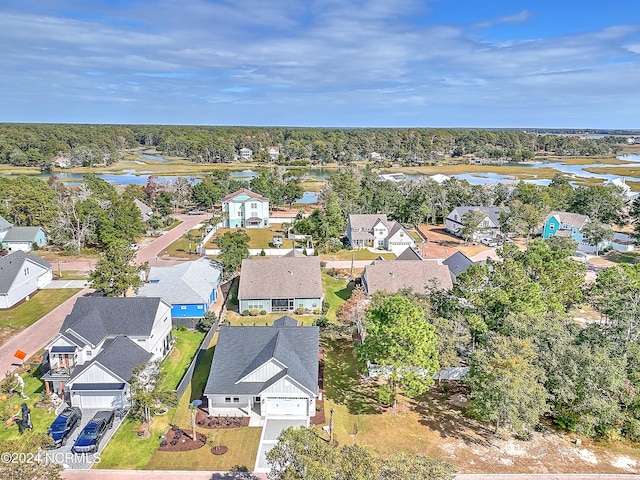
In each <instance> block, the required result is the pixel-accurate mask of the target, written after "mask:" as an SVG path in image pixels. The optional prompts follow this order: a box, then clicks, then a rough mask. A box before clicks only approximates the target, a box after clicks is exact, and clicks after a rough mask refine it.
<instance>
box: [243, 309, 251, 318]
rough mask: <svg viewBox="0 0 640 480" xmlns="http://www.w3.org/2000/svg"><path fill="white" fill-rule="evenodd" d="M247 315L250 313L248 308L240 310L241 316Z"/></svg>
mask: <svg viewBox="0 0 640 480" xmlns="http://www.w3.org/2000/svg"><path fill="white" fill-rule="evenodd" d="M249 315H251V312H250V311H249V310H243V311H242V316H243V317H248V316H249Z"/></svg>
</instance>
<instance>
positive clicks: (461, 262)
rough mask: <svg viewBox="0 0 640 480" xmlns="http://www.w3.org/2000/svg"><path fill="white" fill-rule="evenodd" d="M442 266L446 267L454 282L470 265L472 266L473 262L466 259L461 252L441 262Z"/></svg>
mask: <svg viewBox="0 0 640 480" xmlns="http://www.w3.org/2000/svg"><path fill="white" fill-rule="evenodd" d="M442 264H443V265H446V266H447V267H448V268H449V271H450V272H451V276H452V277H453V280H454V281H455V279H456V278H458V277H459V276H460V275H462V274H463V273H464V272H466V271H467V270H468V269H469V267H470V266H471V265H473V260H471V259H470V258H469V257H467V256H466V255H465V254H464V253H462V252H461V251H457V252H456V253H454V254H453V255H450V256H449V257H447V258H446V259H444V260H443V261H442Z"/></svg>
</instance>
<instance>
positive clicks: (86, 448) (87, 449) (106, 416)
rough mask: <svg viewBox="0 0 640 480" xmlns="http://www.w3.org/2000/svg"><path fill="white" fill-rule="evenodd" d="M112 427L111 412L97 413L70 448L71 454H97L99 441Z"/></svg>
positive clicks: (102, 411)
mask: <svg viewBox="0 0 640 480" xmlns="http://www.w3.org/2000/svg"><path fill="white" fill-rule="evenodd" d="M112 425H113V411H112V410H101V411H99V412H97V413H96V414H95V415H94V416H93V418H92V419H91V420H89V423H87V424H86V425H85V427H84V428H83V429H82V432H81V433H80V435H79V436H78V438H77V440H76V443H74V444H73V447H72V448H71V452H72V453H91V452H97V451H98V448H99V447H100V441H101V440H102V437H104V434H105V433H107V430H109V429H110V428H111V426H112Z"/></svg>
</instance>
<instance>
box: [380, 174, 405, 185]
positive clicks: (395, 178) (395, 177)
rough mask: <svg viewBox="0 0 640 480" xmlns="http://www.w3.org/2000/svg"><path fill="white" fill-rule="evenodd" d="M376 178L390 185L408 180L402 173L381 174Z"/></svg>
mask: <svg viewBox="0 0 640 480" xmlns="http://www.w3.org/2000/svg"><path fill="white" fill-rule="evenodd" d="M378 178H379V179H380V180H383V181H385V182H392V183H402V182H406V181H407V180H409V177H407V176H406V175H405V174H404V173H381V174H380V175H378Z"/></svg>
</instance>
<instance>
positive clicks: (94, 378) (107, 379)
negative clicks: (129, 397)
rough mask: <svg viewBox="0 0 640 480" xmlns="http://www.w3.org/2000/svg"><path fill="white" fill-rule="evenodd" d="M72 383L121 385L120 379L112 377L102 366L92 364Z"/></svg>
mask: <svg viewBox="0 0 640 480" xmlns="http://www.w3.org/2000/svg"><path fill="white" fill-rule="evenodd" d="M73 383H74V384H75V383H82V384H87V383H122V379H121V378H119V377H116V376H114V375H113V374H112V373H111V372H109V371H108V370H107V369H106V368H104V367H103V366H102V365H100V364H98V363H94V364H92V365H91V366H89V367H88V368H87V369H86V370H85V371H84V372H82V373H81V374H80V375H78V376H77V377H76V378H74V379H73Z"/></svg>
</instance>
